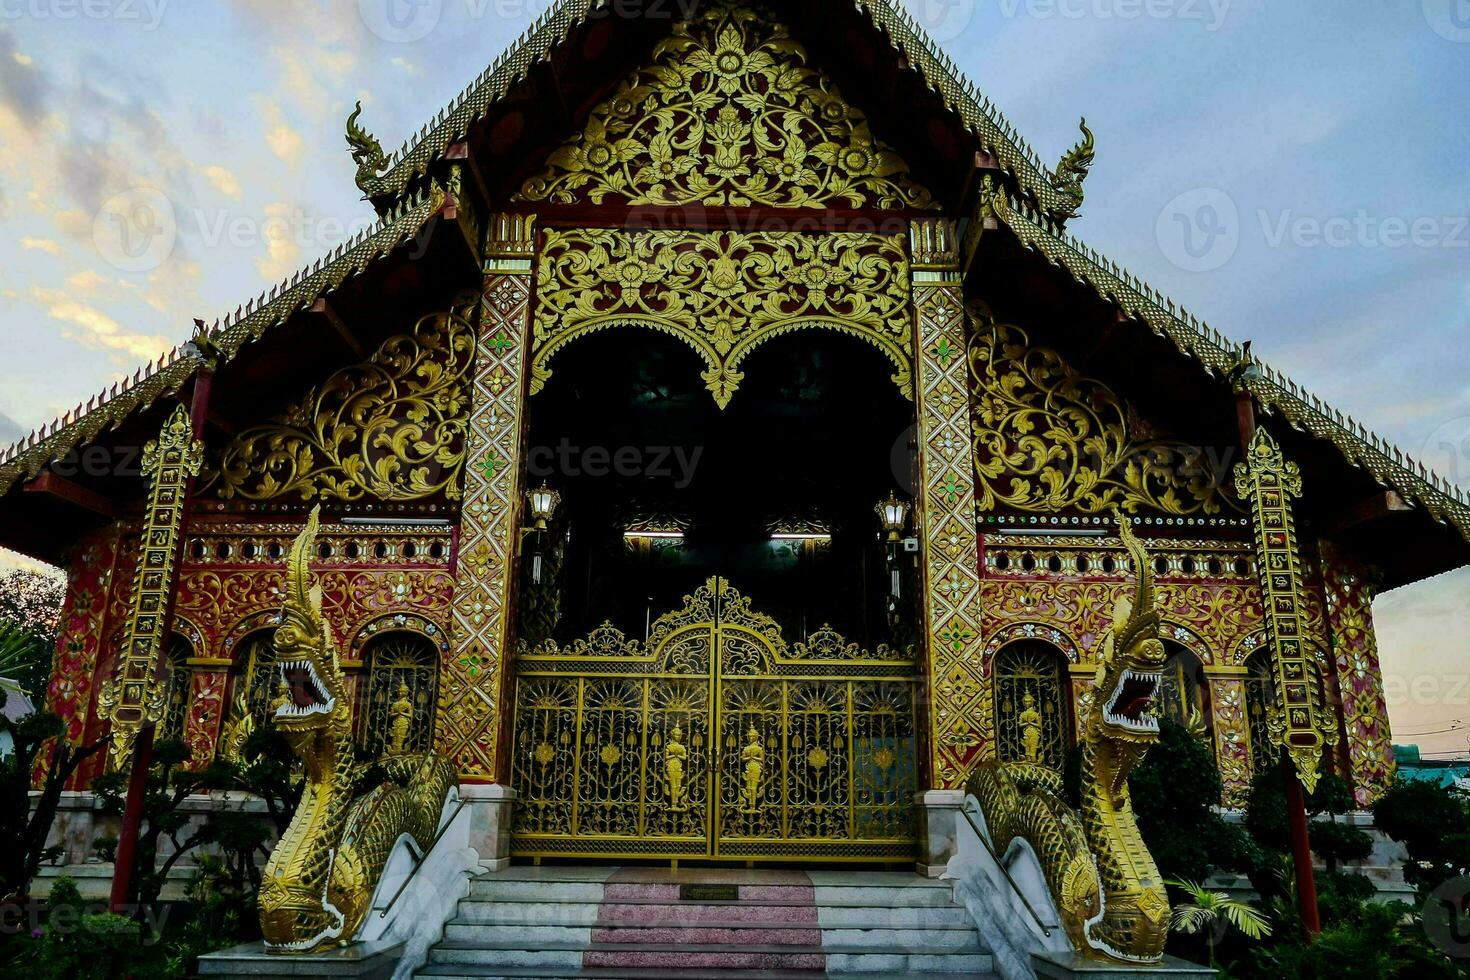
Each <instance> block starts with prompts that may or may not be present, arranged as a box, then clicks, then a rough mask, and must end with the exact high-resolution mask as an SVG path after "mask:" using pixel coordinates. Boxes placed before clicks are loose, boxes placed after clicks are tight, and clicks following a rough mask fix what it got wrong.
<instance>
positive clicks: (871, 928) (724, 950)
mask: <svg viewBox="0 0 1470 980" xmlns="http://www.w3.org/2000/svg"><path fill="white" fill-rule="evenodd" d="M991 966H992V964H991V957H990V954H989V953H988V952H987V951H986V950H985V949H984V948H983V947H982V946H981V944H980V939H979V936H978V934H977V933H976V931H975V928H974V925H973V924H972V923H971V921H970V919H969V913H967V912H966V911H965V910H964V909H963V908H962V907H960V906H958V905H955V904H954V901H953V897H952V895H951V890H950V886H949V884H948V883H947V882H942V881H934V880H930V879H925V878H921V877H919V876H917V875H913V874H901V873H890V872H869V871H809V872H804V871H725V870H681V871H677V872H674V871H669V870H667V869H656V868H624V869H615V868H593V867H560V868H551V867H548V868H526V867H516V868H510V869H508V870H506V871H502V872H497V873H486V874H482V875H480V876H479V877H477V878H475V879H474V880H473V881H472V882H471V883H470V894H469V897H468V898H466V899H464V900H463V901H461V902H460V905H459V911H458V915H457V916H456V917H455V918H453V919H452V920H450V922H449V923H448V925H447V926H446V927H445V932H444V939H443V941H442V942H440V943H439V944H438V945H437V946H435V947H434V948H433V949H432V950H430V953H429V961H428V963H427V964H426V965H425V966H424V967H422V968H421V969H420V970H419V971H418V973H417V974H416V975H417V976H420V977H475V978H485V977H545V978H552V977H647V978H660V977H678V978H680V980H699V978H711V980H714V978H745V980H768V978H769V980H784V978H792V980H794V978H808V980H811V978H817V977H822V976H849V977H863V978H879V977H909V976H925V977H930V978H935V980H943V978H955V977H967V978H975V977H989V976H990V975H991Z"/></svg>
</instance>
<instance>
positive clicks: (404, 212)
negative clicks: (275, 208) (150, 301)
mask: <svg viewBox="0 0 1470 980" xmlns="http://www.w3.org/2000/svg"><path fill="white" fill-rule="evenodd" d="M443 203H444V192H443V190H442V189H440V188H438V187H433V188H430V189H427V190H425V191H424V192H421V193H416V194H414V195H411V196H409V197H407V198H405V199H404V200H403V201H401V202H400V203H399V204H398V205H397V206H396V207H394V208H393V209H392V210H391V211H389V212H388V213H387V214H384V215H382V216H381V217H380V218H379V219H378V221H377V222H376V223H374V224H373V225H371V226H370V227H368V228H365V229H363V230H362V231H361V232H359V233H358V234H357V235H356V236H355V237H353V238H352V239H351V240H349V241H346V242H343V243H342V244H341V245H339V246H337V247H336V248H335V249H333V250H332V251H331V252H329V253H327V254H326V255H324V256H322V257H321V258H319V259H317V260H316V261H315V262H313V263H311V264H309V265H306V266H303V267H302V268H301V269H299V270H297V271H296V272H295V273H293V274H292V275H290V276H287V277H286V278H285V279H283V280H281V281H280V282H279V283H277V284H276V285H274V286H272V287H270V288H269V289H267V290H265V291H263V292H261V294H260V295H259V296H257V297H255V298H254V299H251V300H249V301H247V302H246V303H245V304H244V305H243V306H239V307H236V308H235V310H234V312H233V313H226V314H225V315H224V316H223V317H222V318H220V319H218V320H216V321H214V323H213V324H211V325H206V326H205V327H204V329H203V331H202V335H203V337H204V338H205V339H207V340H208V341H209V342H210V343H211V344H212V345H213V346H214V347H215V348H216V349H217V350H218V351H219V357H220V359H221V360H222V361H228V360H229V359H230V358H232V357H234V356H235V355H236V354H237V353H239V351H240V349H241V348H242V347H244V346H245V345H246V344H248V343H251V342H252V341H256V340H259V339H260V338H261V337H262V336H263V335H264V334H265V333H266V332H267V331H269V330H270V329H272V328H273V327H276V326H279V325H280V324H282V323H284V322H285V321H286V320H287V318H289V317H290V316H291V315H292V314H293V313H295V312H297V311H299V310H301V309H304V308H306V307H308V306H310V305H311V304H312V303H314V302H316V300H317V299H318V298H320V297H322V296H324V295H326V294H327V293H330V292H331V291H332V290H334V289H336V288H337V287H338V286H340V285H342V283H344V282H346V281H347V280H348V279H349V278H351V277H352V276H354V275H356V274H357V273H359V272H361V271H362V270H363V269H364V268H366V266H367V265H368V263H370V262H372V261H373V260H374V259H376V258H379V257H381V256H383V255H386V254H388V253H389V252H391V251H393V249H395V248H397V247H398V246H399V245H401V244H402V243H403V242H404V241H406V240H408V239H411V238H413V237H414V236H415V235H417V234H418V232H419V230H420V229H421V228H422V227H423V226H424V224H425V223H426V222H427V221H428V220H429V218H430V217H432V216H433V215H434V213H435V212H436V211H438V210H439V208H440V206H441V205H442V204H443ZM203 363H204V356H203V355H202V353H201V352H200V350H199V347H198V345H197V344H196V341H195V340H193V339H191V340H189V341H186V342H184V343H182V344H179V345H178V346H176V347H174V348H173V349H172V350H170V351H168V352H167V353H166V354H164V355H163V356H162V357H160V358H159V359H158V360H156V361H151V362H149V364H148V366H147V367H144V368H139V369H138V370H137V371H136V372H135V373H134V374H133V375H132V376H130V377H127V378H124V379H123V380H121V381H118V382H116V383H114V384H112V385H111V386H109V387H107V388H104V389H103V390H102V391H101V392H99V393H98V394H97V395H94V396H93V397H92V398H89V399H88V400H87V401H86V402H84V403H81V404H78V405H77V407H76V408H74V409H72V410H71V411H69V412H67V413H66V414H64V415H62V416H61V417H60V418H57V419H55V420H53V421H52V422H50V423H48V424H46V425H44V426H42V427H40V428H39V429H36V430H35V431H33V432H31V433H30V434H29V435H27V436H26V437H25V438H23V439H21V440H20V441H18V442H16V443H15V444H14V445H12V446H10V447H9V448H7V449H4V450H0V495H3V494H5V493H8V492H9V491H10V490H11V489H12V488H13V487H14V486H15V485H16V483H18V482H20V481H21V480H25V479H30V478H33V477H35V476H37V475H38V474H39V473H40V472H41V470H42V469H44V468H45V467H46V466H47V465H49V464H51V463H53V462H55V461H57V460H60V459H62V458H63V457H65V456H66V455H67V453H69V452H71V451H73V450H74V449H77V448H78V447H80V446H82V445H83V444H85V443H88V442H91V441H92V440H95V439H96V438H97V437H98V436H100V435H101V434H102V433H104V432H106V431H108V430H110V429H115V428H117V427H118V426H119V425H121V424H122V423H123V421H124V420H126V419H127V418H128V417H129V416H131V415H132V414H134V413H135V412H141V411H144V410H146V409H147V408H149V407H150V406H151V405H153V404H154V403H155V402H156V401H158V399H160V398H164V397H167V396H170V395H172V394H174V393H176V392H178V391H179V390H180V389H181V388H182V387H183V386H184V385H185V384H186V383H187V382H188V381H189V379H190V378H191V377H193V376H194V373H195V372H196V371H197V370H198V369H199V367H200V366H201V365H202V364H203Z"/></svg>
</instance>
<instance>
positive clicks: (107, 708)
mask: <svg viewBox="0 0 1470 980" xmlns="http://www.w3.org/2000/svg"><path fill="white" fill-rule="evenodd" d="M203 460H204V444H203V443H201V442H197V441H195V439H194V430H193V426H192V424H191V423H190V420H189V412H188V410H187V409H185V408H184V406H182V405H180V406H178V407H177V408H175V409H174V411H173V414H171V415H170V416H169V417H168V419H167V421H165V422H164V424H163V428H162V429H160V430H159V433H158V438H157V439H155V440H152V441H151V442H149V443H148V444H147V445H146V446H144V447H143V475H144V476H145V477H146V478H147V479H148V506H147V510H146V511H145V513H144V518H143V533H142V539H141V545H140V547H139V551H138V566H137V569H136V570H135V571H134V573H133V588H132V592H131V593H130V595H131V605H130V607H129V609H128V619H127V625H126V627H125V632H124V634H123V642H122V649H121V650H120V651H119V656H118V668H117V673H116V675H115V676H113V677H110V678H108V679H107V680H106V681H104V682H103V684H102V687H101V689H100V690H99V691H98V692H97V710H98V714H100V715H101V716H102V717H103V718H106V719H108V720H109V721H111V722H112V743H111V745H110V746H109V747H108V751H107V754H108V758H109V760H110V761H111V764H112V767H113V769H115V770H122V769H123V768H124V767H125V766H126V765H127V762H128V759H129V758H130V757H131V755H132V752H133V745H134V743H135V742H136V741H137V738H138V733H139V732H140V731H142V729H143V728H144V727H146V726H147V725H151V724H156V723H158V722H160V721H162V720H163V718H164V712H165V708H166V701H167V696H168V694H167V689H166V687H165V686H164V685H162V684H160V683H158V678H157V667H158V662H159V658H160V657H162V656H163V642H164V637H165V636H166V632H165V630H166V626H167V610H168V604H169V599H170V597H171V596H172V595H173V592H174V589H175V586H176V585H177V584H178V583H177V580H176V579H177V576H176V574H175V569H176V568H177V563H178V558H179V554H178V553H179V540H180V535H181V534H182V524H183V520H184V503H185V502H184V497H185V493H186V488H187V486H188V483H189V478H190V477H192V476H194V475H196V474H197V473H198V472H199V467H200V465H201V464H202V463H203Z"/></svg>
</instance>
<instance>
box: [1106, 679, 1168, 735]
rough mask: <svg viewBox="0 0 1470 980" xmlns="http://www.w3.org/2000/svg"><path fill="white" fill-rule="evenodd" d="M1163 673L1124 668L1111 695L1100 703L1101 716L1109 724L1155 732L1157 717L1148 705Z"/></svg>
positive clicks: (1157, 726) (1157, 723)
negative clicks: (1120, 678)
mask: <svg viewBox="0 0 1470 980" xmlns="http://www.w3.org/2000/svg"><path fill="white" fill-rule="evenodd" d="M1162 676H1163V675H1162V674H1160V673H1158V672H1157V671H1135V670H1125V671H1123V679H1122V680H1120V681H1118V683H1117V685H1116V686H1114V688H1113V696H1112V697H1111V698H1110V699H1109V700H1108V703H1107V704H1106V705H1104V706H1103V717H1104V718H1105V719H1107V722H1108V724H1110V725H1117V726H1118V727H1120V728H1126V729H1128V730H1129V731H1133V732H1144V733H1157V732H1158V730H1159V719H1158V716H1156V715H1155V714H1154V713H1153V712H1151V711H1150V710H1149V706H1150V705H1151V704H1152V703H1153V699H1154V691H1155V690H1156V689H1157V688H1158V686H1159V680H1160V679H1161V678H1162Z"/></svg>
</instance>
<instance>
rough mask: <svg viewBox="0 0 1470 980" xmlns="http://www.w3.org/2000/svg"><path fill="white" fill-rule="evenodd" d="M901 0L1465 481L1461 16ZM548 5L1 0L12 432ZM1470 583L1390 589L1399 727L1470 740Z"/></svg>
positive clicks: (1167, 269)
mask: <svg viewBox="0 0 1470 980" xmlns="http://www.w3.org/2000/svg"><path fill="white" fill-rule="evenodd" d="M633 2H637V0H633ZM643 2H645V3H648V4H653V3H657V4H658V7H659V8H660V9H673V8H674V7H675V6H676V4H677V3H678V2H684V3H688V2H689V0H643ZM904 2H905V3H906V4H907V5H909V6H910V9H912V10H914V11H915V12H916V14H918V16H919V17H920V18H921V20H923V21H925V22H926V23H927V24H928V26H929V27H930V29H931V32H932V33H933V34H934V35H935V37H936V38H937V39H938V40H939V41H941V42H942V43H943V45H944V47H945V48H946V50H948V51H949V53H950V54H951V55H952V56H953V57H954V58H955V60H956V61H957V62H958V63H959V64H960V66H961V67H962V69H963V70H964V71H965V72H966V74H968V75H969V77H970V78H971V79H973V80H974V81H975V82H976V83H977V84H978V85H979V87H980V88H981V90H982V91H984V92H985V93H986V94H987V95H988V96H990V98H991V99H992V100H994V101H995V102H996V103H997V104H998V105H999V106H1000V107H1001V108H1002V109H1003V110H1004V111H1005V113H1006V114H1007V116H1008V118H1009V119H1010V120H1011V122H1013V123H1014V124H1015V125H1016V126H1017V128H1018V129H1019V130H1020V132H1022V133H1023V134H1025V136H1026V138H1027V140H1028V141H1029V142H1030V143H1031V145H1032V146H1033V147H1035V148H1036V149H1037V151H1038V152H1039V153H1040V154H1041V156H1042V157H1043V159H1047V160H1054V159H1056V158H1057V157H1058V156H1060V154H1061V153H1062V151H1063V150H1065V149H1066V148H1067V147H1068V146H1070V145H1071V144H1072V143H1073V142H1074V141H1075V140H1076V138H1077V119H1078V117H1079V116H1086V117H1087V121H1088V125H1089V126H1090V127H1091V128H1092V129H1093V131H1094V132H1095V133H1096V134H1097V146H1098V154H1097V162H1096V164H1095V166H1094V167H1093V171H1092V174H1091V176H1090V177H1089V178H1088V181H1087V192H1088V193H1087V202H1086V205H1085V207H1084V209H1083V216H1082V217H1081V218H1080V219H1078V220H1077V221H1074V222H1073V223H1072V225H1071V230H1072V231H1073V232H1074V233H1075V234H1077V235H1078V236H1079V237H1081V238H1082V239H1083V240H1085V241H1087V242H1088V243H1089V244H1091V245H1093V246H1094V247H1097V248H1099V249H1100V250H1101V251H1103V252H1104V253H1105V254H1107V255H1109V256H1110V257H1111V258H1113V259H1114V260H1116V261H1118V262H1120V263H1121V264H1123V265H1125V266H1127V267H1128V268H1130V269H1132V270H1133V271H1134V272H1135V273H1137V274H1139V275H1140V276H1142V278H1144V279H1145V280H1147V281H1149V282H1151V283H1153V284H1154V285H1155V286H1157V287H1158V288H1160V289H1161V290H1163V291H1164V292H1165V293H1167V294H1169V295H1171V296H1172V297H1174V298H1175V299H1176V300H1177V301H1179V302H1182V303H1183V304H1184V305H1185V306H1186V307H1188V308H1189V309H1191V310H1193V311H1194V312H1196V313H1197V314H1199V315H1201V316H1202V317H1204V318H1206V319H1207V320H1209V322H1211V323H1212V324H1213V325H1215V326H1216V327H1219V328H1220V329H1222V330H1224V331H1225V332H1226V333H1227V334H1228V335H1230V336H1233V337H1237V338H1240V339H1245V338H1251V339H1253V340H1254V341H1255V350H1256V352H1257V353H1258V354H1259V355H1260V356H1261V357H1262V358H1263V359H1265V360H1266V361H1268V362H1269V363H1271V364H1273V365H1274V366H1276V367H1278V368H1282V369H1284V370H1286V371H1287V372H1289V373H1290V374H1291V375H1292V376H1293V377H1295V378H1296V379H1297V380H1298V381H1300V382H1302V383H1303V384H1305V385H1306V386H1307V387H1308V388H1309V389H1311V390H1313V391H1315V392H1316V393H1317V394H1319V395H1321V396H1322V397H1324V398H1326V399H1327V400H1328V401H1330V402H1331V403H1333V404H1335V405H1337V406H1338V407H1340V408H1342V409H1344V410H1346V411H1349V412H1351V413H1352V414H1353V415H1355V416H1357V417H1359V418H1361V419H1363V420H1364V421H1366V422H1367V424H1368V425H1369V426H1370V427H1372V428H1374V429H1376V430H1377V431H1379V432H1381V433H1382V434H1384V435H1385V436H1388V437H1389V438H1391V439H1392V440H1394V441H1395V442H1397V443H1398V444H1399V445H1400V446H1402V447H1403V448H1404V449H1405V450H1407V451H1409V452H1410V453H1412V454H1414V455H1416V456H1418V457H1419V458H1421V459H1423V460H1424V461H1425V462H1427V463H1429V464H1430V465H1432V466H1433V467H1435V468H1436V469H1437V470H1438V471H1439V472H1441V473H1443V474H1445V475H1446V476H1449V477H1451V478H1452V479H1456V480H1457V481H1458V482H1460V483H1461V484H1462V485H1470V379H1467V377H1466V372H1465V368H1466V364H1467V362H1470V358H1467V353H1470V350H1467V348H1470V276H1467V274H1466V273H1467V271H1470V227H1467V225H1470V170H1467V168H1466V167H1465V165H1464V162H1465V160H1467V159H1470V127H1467V126H1466V125H1465V121H1464V110H1465V104H1466V103H1465V98H1466V92H1467V90H1470V16H1467V12H1466V6H1465V3H1464V2H1463V0H1385V2H1375V3H1354V4H1334V5H1329V4H1327V3H1282V2H1279V0H1278V2H1266V0H904ZM544 5H545V3H544V0H216V2H211V3H197V2H184V0H0V133H3V134H4V135H3V137H0V442H5V441H9V440H11V439H13V438H17V437H19V436H20V435H23V434H24V432H26V431H28V430H29V429H31V428H32V427H34V426H37V425H39V424H42V423H44V422H46V421H48V420H49V419H51V418H53V417H54V416H56V415H57V414H59V413H61V412H63V411H65V410H66V409H68V408H70V407H71V406H73V405H75V404H77V403H78V402H79V401H85V400H86V399H87V398H88V397H89V396H91V395H92V394H95V393H96V392H97V391H99V390H101V389H102V388H103V387H104V386H106V385H109V384H111V383H112V382H113V381H116V380H117V379H119V378H120V377H122V376H123V375H124V374H127V373H131V372H132V371H133V370H135V369H136V368H137V367H139V366H140V365H141V364H143V363H146V362H147V361H148V360H150V359H151V358H153V357H156V356H157V355H158V354H160V353H162V352H163V351H164V350H166V349H167V348H168V347H171V346H172V345H174V344H176V343H178V342H179V341H182V340H184V339H187V337H188V335H189V331H190V324H191V322H192V318H193V317H196V316H198V317H205V318H207V319H209V320H213V319H215V318H216V317H218V316H219V315H221V314H222V313H224V312H225V311H226V310H232V309H234V307H235V306H236V305H238V304H240V303H243V302H244V301H245V300H246V299H247V298H249V297H251V296H254V295H255V294H257V293H258V292H260V290H261V289H262V288H265V287H267V286H269V285H270V284H271V283H273V282H275V281H277V280H279V279H280V278H282V277H283V276H286V275H288V274H290V273H291V272H292V271H294V270H295V269H297V268H298V267H299V266H301V265H302V264H304V263H306V262H308V261H310V260H311V259H313V258H315V257H316V256H318V255H320V254H321V253H323V252H325V251H327V250H328V249H330V248H332V247H334V246H335V245H336V244H338V243H339V242H341V241H343V240H345V239H347V238H349V237H351V235H352V234H354V233H355V232H356V231H357V230H358V229H360V228H362V227H363V226H364V225H365V224H367V223H368V222H370V221H371V219H372V214H371V211H370V209H369V208H368V207H367V205H366V204H364V203H363V202H361V201H360V200H358V196H359V195H358V193H357V190H356V188H355V187H354V186H353V182H352V174H353V170H354V168H353V165H352V162H351V160H350V158H349V157H348V155H347V152H346V149H345V146H344V144H343V140H342V131H343V121H344V120H345V119H346V117H347V115H348V113H349V112H350V111H351V110H352V107H353V105H354V103H355V102H357V101H359V100H360V101H361V102H362V103H363V107H364V112H363V122H364V123H365V124H366V125H367V126H368V128H370V129H371V130H372V131H373V132H375V133H376V134H377V135H378V136H380V137H381V138H382V140H383V142H384V145H385V146H386V147H388V148H389V149H390V150H391V149H392V148H394V147H396V146H397V145H398V144H399V143H400V142H401V141H402V140H404V139H405V138H407V137H408V136H409V135H410V134H411V133H413V132H415V131H417V129H418V128H419V127H420V126H421V125H423V124H424V123H425V122H426V121H428V119H429V118H430V117H431V116H432V115H433V114H435V113H436V112H437V111H438V110H439V109H440V108H441V107H442V106H444V105H445V104H446V103H447V102H448V101H449V100H450V99H451V98H452V97H453V96H454V95H455V94H456V93H457V92H458V91H459V90H460V89H462V88H463V87H464V86H466V85H467V84H469V82H470V81H471V79H473V78H474V77H475V76H476V75H477V74H478V73H479V72H480V71H481V70H482V69H483V68H484V67H485V65H486V64H488V63H489V61H490V60H491V59H492V58H494V56H495V55H496V54H497V53H498V52H499V51H500V50H501V49H502V48H503V47H505V46H506V45H507V44H508V43H509V42H510V41H511V40H512V39H514V38H515V37H516V36H517V35H519V34H520V33H521V32H522V31H523V30H524V29H525V28H526V26H527V25H528V24H529V23H530V21H531V20H532V19H533V18H534V17H535V15H536V14H537V13H539V12H540V10H541V9H542V8H543V7H544ZM1467 587H1470V573H1465V572H1457V573H1451V574H1449V575H1446V576H1441V577H1440V578H1438V579H1435V580H1432V581H1430V582H1426V583H1420V584H1419V585H1416V586H1412V587H1408V588H1405V589H1401V590H1398V591H1396V592H1393V593H1390V594H1388V595H1386V596H1383V597H1381V598H1380V599H1379V600H1378V603H1377V606H1376V613H1377V615H1378V620H1379V631H1380V645H1381V647H1382V652H1383V662H1384V670H1385V673H1386V675H1388V680H1389V688H1390V694H1391V700H1392V701H1393V703H1392V704H1391V708H1390V710H1391V715H1392V718H1393V720H1394V722H1395V726H1396V729H1401V730H1402V731H1403V732H1404V733H1405V737H1401V738H1399V739H1398V740H1399V741H1413V740H1415V739H1414V738H1412V737H1409V733H1414V732H1428V731H1435V730H1437V729H1441V728H1446V727H1449V726H1450V725H1451V724H1453V723H1454V722H1456V721H1457V720H1458V719H1460V718H1461V717H1463V718H1464V719H1465V720H1466V721H1470V680H1467V679H1470V640H1467V639H1466V637H1467V636H1470V603H1467V601H1466V598H1465V596H1466V594H1467ZM1396 692H1397V693H1396ZM1467 733H1470V726H1467V729H1466V731H1464V732H1461V731H1453V732H1444V733H1438V734H1434V735H1428V736H1426V737H1423V738H1419V739H1417V740H1418V741H1419V742H1420V743H1421V744H1422V745H1423V747H1424V749H1425V750H1426V751H1448V750H1454V749H1463V748H1465V746H1466V744H1467V743H1466V734H1467Z"/></svg>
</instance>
